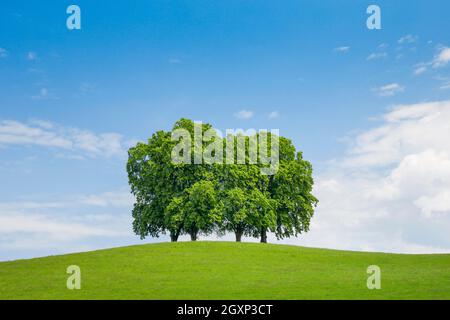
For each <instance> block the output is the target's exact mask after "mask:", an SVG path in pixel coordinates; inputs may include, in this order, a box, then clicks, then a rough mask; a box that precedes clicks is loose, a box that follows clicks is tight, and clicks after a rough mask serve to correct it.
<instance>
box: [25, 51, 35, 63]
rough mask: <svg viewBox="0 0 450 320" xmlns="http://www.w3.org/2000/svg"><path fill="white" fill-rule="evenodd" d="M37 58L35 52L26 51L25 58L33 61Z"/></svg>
mask: <svg viewBox="0 0 450 320" xmlns="http://www.w3.org/2000/svg"><path fill="white" fill-rule="evenodd" d="M36 59H37V53H36V52H32V51H30V52H28V53H27V60H30V61H33V60H36Z"/></svg>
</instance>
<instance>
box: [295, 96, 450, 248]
mask: <svg viewBox="0 0 450 320" xmlns="http://www.w3.org/2000/svg"><path fill="white" fill-rule="evenodd" d="M382 119H383V120H382V123H381V124H380V125H379V126H377V127H375V128H373V129H371V130H368V131H365V132H362V133H360V134H358V135H356V136H354V137H352V138H351V139H350V141H351V143H350V146H349V149H348V152H347V153H346V155H345V156H344V157H342V158H341V159H334V161H332V162H330V166H329V168H328V170H327V171H326V172H324V173H322V174H320V175H319V176H317V177H316V179H315V180H316V184H315V194H316V196H317V197H318V198H319V200H320V203H319V206H318V208H317V212H316V215H315V217H314V218H313V221H312V222H313V224H312V227H311V231H310V233H308V234H306V235H304V236H303V238H301V239H299V240H294V239H292V240H289V241H291V242H293V241H295V243H297V244H306V245H312V246H320V247H332V248H340V249H353V250H368V251H387V252H405V253H406V252H410V253H431V252H450V236H449V234H448V230H450V139H448V137H450V101H440V102H430V103H422V104H413V105H401V106H398V107H396V108H394V109H392V110H391V111H389V112H387V113H386V114H384V115H383V117H382Z"/></svg>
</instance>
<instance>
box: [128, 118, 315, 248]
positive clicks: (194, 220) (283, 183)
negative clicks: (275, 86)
mask: <svg viewBox="0 0 450 320" xmlns="http://www.w3.org/2000/svg"><path fill="white" fill-rule="evenodd" d="M195 126H196V125H195V124H194V122H192V121H191V120H189V119H180V120H179V121H177V122H176V123H175V125H174V126H173V131H172V132H166V131H158V132H156V133H154V134H153V135H152V137H151V138H150V139H149V140H148V143H147V144H144V143H138V144H137V145H136V146H135V147H133V148H131V149H130V150H129V159H128V163H127V171H128V177H129V183H130V185H131V190H132V193H133V194H134V195H135V198H136V203H135V205H134V208H133V212H132V215H133V218H134V221H133V230H134V232H135V233H136V234H138V235H139V236H140V237H141V238H145V237H146V236H148V235H150V236H153V237H158V236H159V235H160V234H165V233H166V232H168V233H170V236H171V240H172V241H176V240H177V239H178V237H179V236H180V235H181V234H189V235H190V236H191V239H192V240H196V239H197V237H198V234H200V233H201V234H210V233H212V232H214V231H217V232H218V233H219V234H223V233H225V232H234V233H235V235H236V240H237V241H240V240H241V237H242V235H245V236H253V237H261V241H262V242H266V240H267V232H274V233H275V235H276V236H277V238H285V237H290V236H297V235H298V234H301V233H302V232H306V231H308V230H309V223H310V219H311V218H312V216H313V213H314V207H315V205H316V204H317V199H316V198H315V197H314V196H313V195H312V187H313V179H312V166H311V164H310V163H309V162H307V161H305V160H303V158H302V155H301V153H296V150H295V147H294V145H293V144H292V142H291V141H290V140H289V139H287V138H284V137H279V148H278V151H279V164H278V165H277V169H278V170H277V172H276V174H274V175H265V174H263V173H262V168H263V167H266V166H267V164H262V163H261V161H255V160H261V159H258V158H255V157H258V155H260V154H259V150H258V149H256V150H254V151H255V152H253V153H251V152H250V150H251V146H252V145H254V143H255V142H256V141H260V140H261V136H260V134H256V135H255V136H243V135H240V134H238V135H237V136H227V137H225V138H224V139H221V138H220V137H219V136H218V135H217V133H216V132H215V131H214V130H213V129H212V126H211V125H210V124H202V125H201V131H202V132H203V134H204V133H205V132H207V131H208V130H209V131H208V132H209V135H210V137H209V138H210V139H209V140H208V141H203V140H202V139H200V140H198V139H194V133H195V130H196V127H195ZM178 129H183V130H185V131H184V132H185V133H186V134H187V135H189V137H192V139H191V141H190V142H189V143H188V144H186V145H185V146H187V147H188V149H187V150H186V149H182V150H178V149H176V148H175V146H176V145H177V144H178V143H179V142H180V141H181V142H183V141H184V139H185V137H183V136H181V137H180V140H179V141H172V133H173V132H174V130H178ZM197 129H198V128H197ZM178 132H179V131H178ZM267 136H268V139H267V143H268V148H269V150H271V143H272V138H273V137H272V134H271V133H268V134H267ZM213 143H217V144H216V146H219V147H218V149H214V148H211V146H212V144H213ZM231 146H233V148H231V149H230V147H231ZM243 147H244V148H245V149H244V150H245V154H244V162H245V163H244V164H236V163H238V154H239V152H240V151H241V150H242V148H243ZM259 147H260V144H258V148H259ZM174 150H175V152H176V153H179V154H178V156H180V157H183V159H186V158H187V159H189V160H190V163H184V162H173V161H172V156H173V154H172V153H173V152H174ZM211 150H213V151H211ZM230 150H233V151H234V152H233V154H234V156H233V157H234V158H230V157H229V154H228V151H230ZM184 152H189V154H184ZM204 153H208V154H211V155H212V156H213V157H214V156H215V155H217V153H222V154H223V156H224V157H225V160H224V162H219V163H214V161H212V162H211V161H210V162H208V163H207V162H205V161H203V162H201V163H198V159H196V158H195V157H196V154H197V155H198V154H200V155H203V154H204ZM241 155H242V154H241ZM268 156H270V154H269V155H268ZM184 157H186V158H184ZM241 160H242V159H241ZM196 161H197V162H196ZM230 162H231V163H232V164H230ZM194 163H196V164H194Z"/></svg>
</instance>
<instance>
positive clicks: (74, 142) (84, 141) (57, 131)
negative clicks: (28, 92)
mask: <svg viewBox="0 0 450 320" xmlns="http://www.w3.org/2000/svg"><path fill="white" fill-rule="evenodd" d="M0 146H40V147H49V148H55V149H61V150H63V151H67V152H71V153H74V154H75V155H81V156H84V155H85V156H88V157H92V158H95V157H113V156H119V157H123V156H125V155H126V149H127V147H128V146H129V144H128V142H127V141H125V140H124V139H123V137H122V136H121V135H120V134H118V133H102V134H96V133H93V132H91V131H88V130H82V129H78V128H66V127H62V126H58V125H55V124H53V123H50V122H48V121H42V120H36V119H35V120H32V121H30V122H29V123H23V122H19V121H14V120H2V121H0Z"/></svg>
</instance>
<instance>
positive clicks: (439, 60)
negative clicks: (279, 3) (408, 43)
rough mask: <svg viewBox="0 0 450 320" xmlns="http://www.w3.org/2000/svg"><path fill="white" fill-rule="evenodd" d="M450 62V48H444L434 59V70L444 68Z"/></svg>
mask: <svg viewBox="0 0 450 320" xmlns="http://www.w3.org/2000/svg"><path fill="white" fill-rule="evenodd" d="M449 61H450V48H448V47H443V48H441V49H440V51H439V53H438V54H437V55H436V56H435V57H434V60H433V68H439V67H443V66H445V65H447V64H448V62H449Z"/></svg>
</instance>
